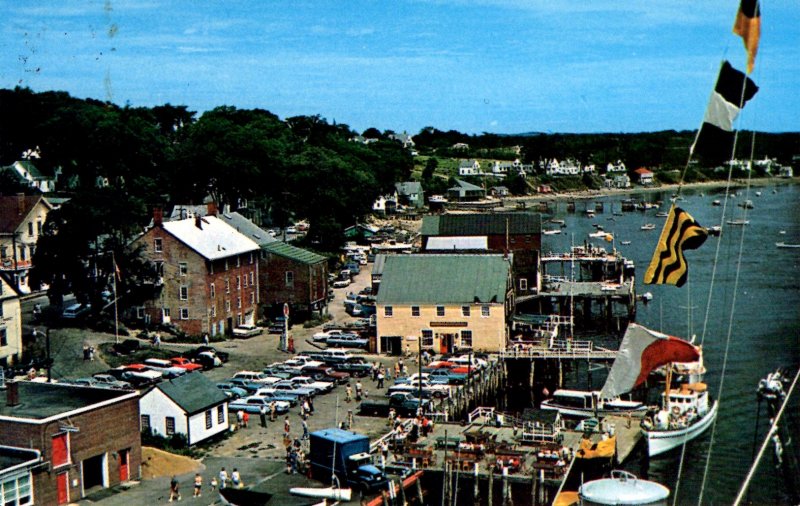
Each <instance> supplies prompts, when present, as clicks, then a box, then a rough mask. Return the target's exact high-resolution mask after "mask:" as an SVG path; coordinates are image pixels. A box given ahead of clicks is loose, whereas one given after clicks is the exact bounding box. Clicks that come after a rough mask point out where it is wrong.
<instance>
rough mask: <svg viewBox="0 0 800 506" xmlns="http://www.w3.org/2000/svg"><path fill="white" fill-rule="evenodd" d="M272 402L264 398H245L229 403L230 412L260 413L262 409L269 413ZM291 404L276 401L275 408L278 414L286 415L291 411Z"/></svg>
mask: <svg viewBox="0 0 800 506" xmlns="http://www.w3.org/2000/svg"><path fill="white" fill-rule="evenodd" d="M271 402H272V401H269V400H267V399H266V398H264V397H257V396H251V397H244V398H242V399H236V400H235V401H231V402H230V403H228V411H229V412H236V411H245V412H247V413H260V412H261V408H262V407H263V408H264V409H266V410H267V413H269V409H270V406H269V405H270V403H271ZM289 407H290V406H289V403H288V402H283V401H275V408H276V411H277V412H278V413H286V412H288V411H289Z"/></svg>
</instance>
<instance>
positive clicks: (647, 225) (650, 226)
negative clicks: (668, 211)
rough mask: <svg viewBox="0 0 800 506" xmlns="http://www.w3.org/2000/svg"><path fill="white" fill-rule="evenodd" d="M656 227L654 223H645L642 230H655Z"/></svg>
mask: <svg viewBox="0 0 800 506" xmlns="http://www.w3.org/2000/svg"><path fill="white" fill-rule="evenodd" d="M655 229H656V226H655V224H654V223H645V224H644V225H642V230H655Z"/></svg>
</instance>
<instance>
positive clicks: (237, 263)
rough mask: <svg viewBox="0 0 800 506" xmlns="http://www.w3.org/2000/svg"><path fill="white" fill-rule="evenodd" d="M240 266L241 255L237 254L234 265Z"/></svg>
mask: <svg viewBox="0 0 800 506" xmlns="http://www.w3.org/2000/svg"><path fill="white" fill-rule="evenodd" d="M241 266H242V257H239V256H237V257H236V267H241Z"/></svg>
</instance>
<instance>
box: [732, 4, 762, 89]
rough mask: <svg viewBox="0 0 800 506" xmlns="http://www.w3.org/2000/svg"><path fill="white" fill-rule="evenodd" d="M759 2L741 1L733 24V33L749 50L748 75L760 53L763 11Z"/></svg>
mask: <svg viewBox="0 0 800 506" xmlns="http://www.w3.org/2000/svg"><path fill="white" fill-rule="evenodd" d="M758 2H759V0H741V3H740V4H739V12H737V13H736V21H735V22H734V23H733V33H735V34H736V35H738V36H739V37H741V38H742V40H743V41H744V48H745V50H747V73H748V74H750V73H751V72H753V65H755V62H756V53H757V52H758V41H759V39H760V38H761V9H760V8H759V6H758Z"/></svg>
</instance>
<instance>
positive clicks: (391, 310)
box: [383, 306, 394, 318]
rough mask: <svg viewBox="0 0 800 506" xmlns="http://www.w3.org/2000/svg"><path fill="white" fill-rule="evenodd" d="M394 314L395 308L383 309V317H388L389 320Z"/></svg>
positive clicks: (386, 307) (387, 307)
mask: <svg viewBox="0 0 800 506" xmlns="http://www.w3.org/2000/svg"><path fill="white" fill-rule="evenodd" d="M393 314H394V308H392V306H385V307H384V308H383V316H386V317H387V318H389V317H391V316H393Z"/></svg>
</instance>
